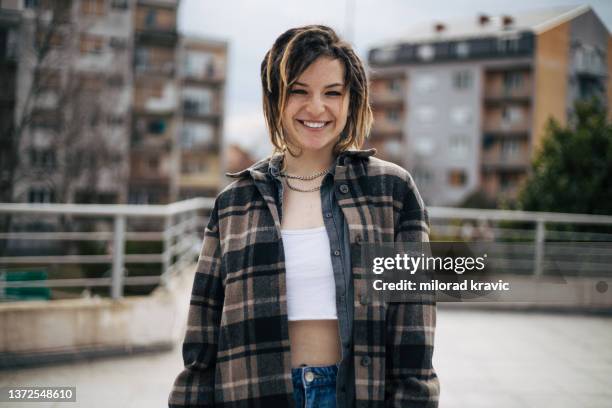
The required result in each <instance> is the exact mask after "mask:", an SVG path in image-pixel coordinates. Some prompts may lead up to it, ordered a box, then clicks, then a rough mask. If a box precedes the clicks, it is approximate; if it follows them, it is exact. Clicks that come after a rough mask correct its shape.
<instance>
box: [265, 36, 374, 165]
mask: <svg viewBox="0 0 612 408" xmlns="http://www.w3.org/2000/svg"><path fill="white" fill-rule="evenodd" d="M322 56H325V57H329V58H332V59H337V60H339V61H340V62H341V63H342V65H343V66H344V84H345V86H346V87H347V88H348V89H349V91H350V100H349V108H348V112H349V114H348V118H347V121H346V126H345V127H344V129H343V130H342V132H341V134H340V137H339V138H338V141H337V142H336V144H335V145H334V148H333V152H334V154H338V153H340V152H342V151H344V150H347V149H349V148H351V147H355V148H360V147H361V146H362V145H363V142H364V141H365V138H366V137H367V136H368V135H369V134H370V129H371V128H372V122H373V115H372V109H371V108H370V101H369V89H368V81H367V77H366V73H365V69H364V68H363V63H362V62H361V60H360V59H359V57H358V56H357V54H355V52H354V51H353V48H352V47H351V45H350V44H349V43H347V42H345V41H343V40H341V39H340V38H339V37H338V35H337V34H336V33H335V32H334V30H333V29H331V28H330V27H327V26H324V25H307V26H303V27H297V28H292V29H290V30H287V31H285V32H284V33H283V34H281V35H280V36H279V37H278V38H277V39H276V41H275V42H274V45H273V46H272V48H271V49H270V50H269V51H268V52H267V53H266V55H265V57H264V59H263V61H262V62H261V84H262V88H263V111H264V117H265V120H266V124H267V127H268V131H269V133H270V139H271V141H272V144H273V145H274V148H275V151H285V150H288V151H289V153H290V154H292V155H293V156H296V155H295V154H294V153H293V152H291V150H290V149H289V147H288V141H289V142H291V141H290V140H288V138H287V135H285V133H284V132H283V125H282V117H283V113H284V109H285V104H286V101H287V97H288V94H289V89H290V87H291V85H292V84H293V83H294V82H295V81H297V80H298V78H299V76H300V75H301V74H302V73H303V72H304V71H305V70H306V69H307V68H308V67H309V66H310V65H311V64H312V63H313V62H314V61H315V60H316V59H317V58H319V57H322ZM299 154H301V152H300V153H299ZM299 154H298V155H299Z"/></svg>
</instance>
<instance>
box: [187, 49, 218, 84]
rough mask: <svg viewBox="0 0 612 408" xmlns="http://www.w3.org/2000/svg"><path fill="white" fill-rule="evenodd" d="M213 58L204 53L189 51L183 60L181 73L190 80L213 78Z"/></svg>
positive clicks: (214, 69)
mask: <svg viewBox="0 0 612 408" xmlns="http://www.w3.org/2000/svg"><path fill="white" fill-rule="evenodd" d="M215 71H216V68H215V59H214V56H213V55H212V54H210V53H206V52H195V51H189V52H187V54H186V55H185V57H184V58H183V73H184V75H185V76H186V77H191V78H211V77H214V76H215Z"/></svg>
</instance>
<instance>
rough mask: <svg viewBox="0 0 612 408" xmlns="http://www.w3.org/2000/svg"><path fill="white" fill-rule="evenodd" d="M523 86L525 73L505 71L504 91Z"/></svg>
mask: <svg viewBox="0 0 612 408" xmlns="http://www.w3.org/2000/svg"><path fill="white" fill-rule="evenodd" d="M522 87H523V74H522V73H521V72H517V71H506V72H504V91H506V92H510V91H513V90H517V89H521V88H522Z"/></svg>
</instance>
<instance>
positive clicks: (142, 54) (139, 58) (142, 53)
mask: <svg viewBox="0 0 612 408" xmlns="http://www.w3.org/2000/svg"><path fill="white" fill-rule="evenodd" d="M134 59H135V61H134V62H135V65H136V70H137V71H144V70H146V69H147V68H148V67H149V50H148V49H147V48H142V47H139V48H136V53H135V56H134Z"/></svg>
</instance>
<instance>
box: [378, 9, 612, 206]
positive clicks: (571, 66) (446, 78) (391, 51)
mask: <svg viewBox="0 0 612 408" xmlns="http://www.w3.org/2000/svg"><path fill="white" fill-rule="evenodd" d="M611 44H612V40H611V37H610V34H609V32H608V30H607V28H606V27H605V25H604V24H603V23H602V22H601V20H600V19H599V18H598V17H597V15H596V14H595V13H594V12H593V10H591V9H590V8H589V7H588V6H578V7H560V8H554V9H545V10H536V11H532V12H527V13H521V14H517V15H512V16H510V15H506V16H487V15H480V16H477V17H476V18H474V19H465V20H456V21H449V22H447V23H437V24H433V25H428V26H425V27H415V28H414V29H413V30H412V31H411V32H410V33H408V34H407V35H406V36H404V37H402V39H400V40H398V41H395V42H390V43H388V44H384V45H381V46H379V47H375V48H373V49H371V50H370V53H369V57H368V61H369V65H370V75H371V84H372V100H373V109H374V111H375V123H374V128H373V132H372V137H371V139H370V141H369V143H370V145H372V146H374V147H377V148H378V149H379V150H380V151H381V155H382V156H383V157H386V158H387V159H389V160H392V161H395V162H397V163H398V164H400V165H402V166H404V167H406V168H407V169H408V170H410V171H411V173H412V175H413V176H414V178H415V181H416V183H417V185H418V186H419V189H420V191H421V193H422V195H423V197H424V199H425V201H426V202H427V203H428V204H429V205H458V204H461V203H462V201H464V200H465V199H466V198H467V197H468V196H469V195H470V194H472V193H474V192H477V191H481V192H483V193H484V194H485V195H486V196H487V197H489V199H490V200H492V201H495V200H497V201H499V200H500V199H505V200H513V199H514V198H516V195H517V192H518V189H519V187H520V184H521V182H522V181H523V180H524V179H525V178H526V176H527V175H528V173H529V171H530V166H531V159H532V157H533V154H534V152H536V151H537V149H538V147H539V144H540V141H541V138H542V137H543V135H544V134H545V127H546V123H547V121H548V119H549V118H550V117H553V118H555V119H556V120H558V121H559V122H560V123H562V124H564V123H566V122H567V120H568V118H569V117H571V114H572V107H573V104H574V101H575V100H576V99H580V98H589V97H592V96H596V97H599V98H600V100H601V101H602V102H603V103H607V101H608V100H609V96H610V95H612V94H611V91H612V86H611V85H610V69H611V68H612V64H611V61H612V60H611V58H612V46H611ZM608 106H609V104H608Z"/></svg>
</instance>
